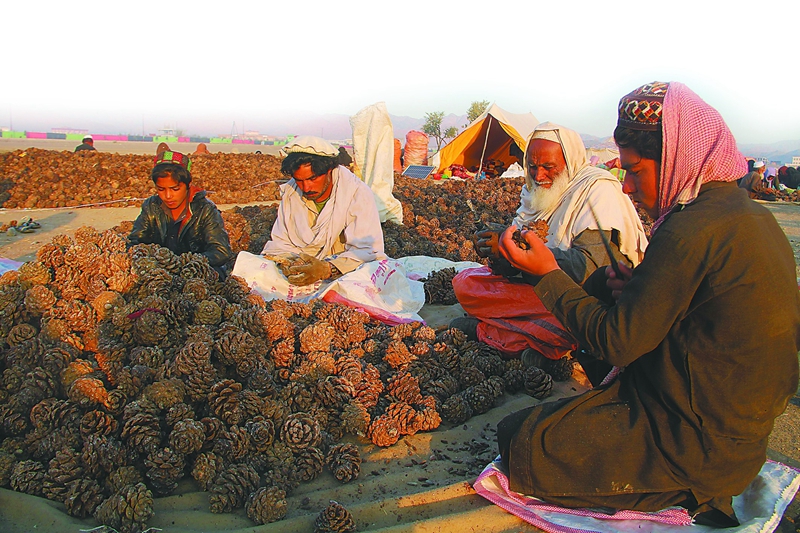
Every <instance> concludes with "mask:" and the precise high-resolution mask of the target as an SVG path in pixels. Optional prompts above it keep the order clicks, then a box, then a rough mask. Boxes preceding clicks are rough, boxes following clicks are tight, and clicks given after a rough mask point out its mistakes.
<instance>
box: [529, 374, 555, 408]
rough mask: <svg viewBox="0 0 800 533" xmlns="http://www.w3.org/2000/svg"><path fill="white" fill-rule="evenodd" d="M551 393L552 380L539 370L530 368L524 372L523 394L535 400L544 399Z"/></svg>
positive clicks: (548, 375)
mask: <svg viewBox="0 0 800 533" xmlns="http://www.w3.org/2000/svg"><path fill="white" fill-rule="evenodd" d="M552 391H553V378H551V377H550V374H548V373H547V372H545V371H544V370H542V369H541V368H538V367H535V366H532V367H529V368H528V369H526V370H525V392H527V393H528V394H529V395H531V396H533V397H534V398H536V399H537V400H541V399H542V398H546V397H547V396H549V395H550V393H551V392H552Z"/></svg>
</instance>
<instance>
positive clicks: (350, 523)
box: [314, 500, 356, 533]
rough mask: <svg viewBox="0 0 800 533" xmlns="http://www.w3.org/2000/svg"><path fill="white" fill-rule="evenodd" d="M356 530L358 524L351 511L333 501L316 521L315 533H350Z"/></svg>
mask: <svg viewBox="0 0 800 533" xmlns="http://www.w3.org/2000/svg"><path fill="white" fill-rule="evenodd" d="M355 530H356V522H355V520H353V516H352V515H351V514H350V511H348V510H347V509H345V508H344V507H343V506H342V505H340V504H339V503H337V502H335V501H333V500H331V503H330V504H328V506H327V507H326V508H325V509H323V510H322V512H321V513H320V514H319V516H317V519H316V520H315V521H314V533H348V532H350V531H355Z"/></svg>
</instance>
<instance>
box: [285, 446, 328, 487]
mask: <svg viewBox="0 0 800 533" xmlns="http://www.w3.org/2000/svg"><path fill="white" fill-rule="evenodd" d="M324 464H325V456H324V455H323V454H322V452H321V451H319V450H318V449H317V448H314V447H313V446H309V447H308V448H305V449H304V450H302V451H301V452H299V453H298V454H297V455H296V456H295V461H294V469H293V471H292V477H294V478H295V479H296V480H298V481H311V480H313V479H316V477H317V476H318V475H319V474H320V473H321V472H322V467H323V465H324Z"/></svg>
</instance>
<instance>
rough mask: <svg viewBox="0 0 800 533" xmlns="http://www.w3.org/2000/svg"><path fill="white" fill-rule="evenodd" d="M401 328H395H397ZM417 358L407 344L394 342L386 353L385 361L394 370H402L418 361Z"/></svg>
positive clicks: (387, 348) (398, 341)
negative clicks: (412, 362)
mask: <svg viewBox="0 0 800 533" xmlns="http://www.w3.org/2000/svg"><path fill="white" fill-rule="evenodd" d="M397 327H399V326H395V328H397ZM416 358H417V356H415V355H414V354H412V353H411V352H410V351H409V350H408V347H407V346H406V345H405V343H404V342H403V341H401V340H394V341H391V342H390V343H389V345H388V346H387V347H386V353H385V355H384V356H383V360H384V361H386V362H387V363H389V365H390V366H391V367H392V368H394V369H401V368H403V367H405V366H406V365H408V364H409V363H411V361H414V360H416Z"/></svg>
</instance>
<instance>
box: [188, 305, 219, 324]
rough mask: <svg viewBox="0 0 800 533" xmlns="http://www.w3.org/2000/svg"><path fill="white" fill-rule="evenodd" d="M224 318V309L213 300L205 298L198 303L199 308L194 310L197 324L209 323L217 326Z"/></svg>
mask: <svg viewBox="0 0 800 533" xmlns="http://www.w3.org/2000/svg"><path fill="white" fill-rule="evenodd" d="M221 319H222V309H220V308H219V306H218V305H217V304H216V303H214V302H212V301H211V300H203V301H202V302H200V303H199V304H197V309H195V311H194V323H195V324H208V325H210V326H215V325H217V324H219V321H220V320H221Z"/></svg>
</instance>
